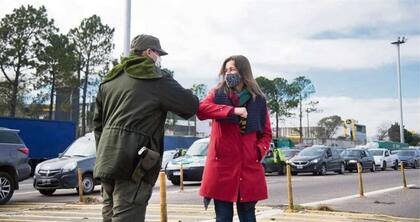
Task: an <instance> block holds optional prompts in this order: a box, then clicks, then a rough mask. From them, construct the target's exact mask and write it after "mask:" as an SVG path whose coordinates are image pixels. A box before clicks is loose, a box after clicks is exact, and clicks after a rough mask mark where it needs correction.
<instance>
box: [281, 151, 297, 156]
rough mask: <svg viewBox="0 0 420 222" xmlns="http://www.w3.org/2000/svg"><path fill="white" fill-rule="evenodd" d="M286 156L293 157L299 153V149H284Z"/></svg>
mask: <svg viewBox="0 0 420 222" xmlns="http://www.w3.org/2000/svg"><path fill="white" fill-rule="evenodd" d="M283 153H284V156H285V157H292V156H294V155H296V154H297V153H299V151H296V150H283Z"/></svg>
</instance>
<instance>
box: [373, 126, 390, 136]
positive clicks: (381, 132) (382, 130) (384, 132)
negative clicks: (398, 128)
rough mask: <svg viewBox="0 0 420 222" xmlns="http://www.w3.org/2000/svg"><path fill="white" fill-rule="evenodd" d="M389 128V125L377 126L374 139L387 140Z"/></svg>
mask: <svg viewBox="0 0 420 222" xmlns="http://www.w3.org/2000/svg"><path fill="white" fill-rule="evenodd" d="M389 128H390V124H389V123H382V124H381V125H379V126H378V128H377V133H376V138H377V139H378V140H384V139H385V138H387V137H388V130H389Z"/></svg>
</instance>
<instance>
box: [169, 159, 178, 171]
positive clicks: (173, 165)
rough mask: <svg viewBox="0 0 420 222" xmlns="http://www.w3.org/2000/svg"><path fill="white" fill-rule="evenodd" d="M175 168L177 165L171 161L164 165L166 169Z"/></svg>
mask: <svg viewBox="0 0 420 222" xmlns="http://www.w3.org/2000/svg"><path fill="white" fill-rule="evenodd" d="M177 168H179V165H176V164H174V163H173V162H172V161H170V162H169V163H168V165H166V169H167V170H172V169H177Z"/></svg>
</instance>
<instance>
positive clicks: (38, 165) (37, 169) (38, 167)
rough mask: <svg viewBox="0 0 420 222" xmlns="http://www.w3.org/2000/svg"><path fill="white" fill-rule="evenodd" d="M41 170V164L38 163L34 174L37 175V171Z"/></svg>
mask: <svg viewBox="0 0 420 222" xmlns="http://www.w3.org/2000/svg"><path fill="white" fill-rule="evenodd" d="M40 168H41V164H40V163H38V164H37V165H36V167H35V173H36V174H37V173H38V172H39V169H40Z"/></svg>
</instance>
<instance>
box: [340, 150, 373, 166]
mask: <svg viewBox="0 0 420 222" xmlns="http://www.w3.org/2000/svg"><path fill="white" fill-rule="evenodd" d="M341 156H342V157H343V159H344V161H345V163H346V170H348V171H349V172H352V171H353V170H356V171H357V163H360V164H361V165H362V169H363V170H364V169H370V171H372V172H375V170H376V166H375V160H374V159H373V156H372V155H371V154H370V153H369V151H367V150H365V149H361V148H351V149H347V150H345V151H343V152H342V153H341Z"/></svg>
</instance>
